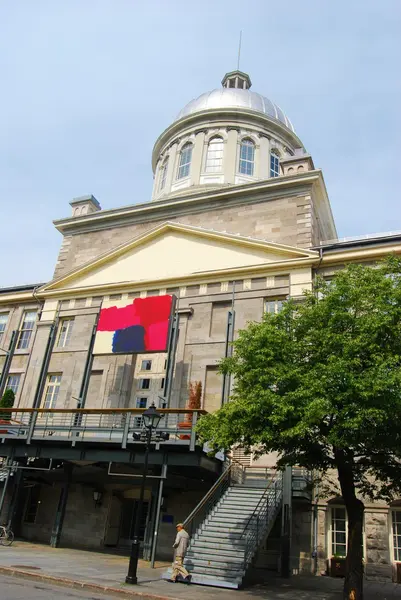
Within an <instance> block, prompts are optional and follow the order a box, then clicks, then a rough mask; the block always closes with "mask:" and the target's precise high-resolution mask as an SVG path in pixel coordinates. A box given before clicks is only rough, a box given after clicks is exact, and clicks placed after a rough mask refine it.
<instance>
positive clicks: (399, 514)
mask: <svg viewBox="0 0 401 600" xmlns="http://www.w3.org/2000/svg"><path fill="white" fill-rule="evenodd" d="M391 522H392V534H393V552H394V561H396V562H401V509H400V510H393V511H392V514H391Z"/></svg>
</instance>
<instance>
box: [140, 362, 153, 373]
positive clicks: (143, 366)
mask: <svg viewBox="0 0 401 600" xmlns="http://www.w3.org/2000/svg"><path fill="white" fill-rule="evenodd" d="M151 370H152V361H151V360H143V361H142V363H141V371H151Z"/></svg>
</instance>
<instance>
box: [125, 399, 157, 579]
mask: <svg viewBox="0 0 401 600" xmlns="http://www.w3.org/2000/svg"><path fill="white" fill-rule="evenodd" d="M142 418H143V424H144V427H145V428H146V450H145V459H144V463H143V472H142V481H141V492H140V495H139V502H138V507H137V509H136V517H135V529H134V539H133V541H132V546H131V556H130V559H129V567H128V575H127V577H126V578H125V583H131V584H132V585H136V584H137V583H138V577H137V574H136V573H137V569H138V558H139V548H140V539H139V534H140V527H141V520H142V509H143V498H144V496H145V483H146V475H147V473H148V461H149V450H150V443H151V441H152V432H153V430H154V429H157V427H158V425H159V423H160V419H161V418H162V415H161V414H160V413H158V412H157V410H156V407H155V405H154V404H152V406H150V407H149V408H147V409H146V410H145V411H144V412H143V413H142Z"/></svg>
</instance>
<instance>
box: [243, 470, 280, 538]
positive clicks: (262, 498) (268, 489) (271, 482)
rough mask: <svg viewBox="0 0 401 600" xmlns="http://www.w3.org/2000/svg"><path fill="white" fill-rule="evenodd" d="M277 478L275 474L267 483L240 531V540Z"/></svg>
mask: <svg viewBox="0 0 401 600" xmlns="http://www.w3.org/2000/svg"><path fill="white" fill-rule="evenodd" d="M278 478H279V477H278V474H277V473H276V474H275V476H274V477H273V478H272V479H271V480H270V481H269V483H268V485H267V487H266V489H265V491H264V492H263V495H262V496H261V497H260V500H259V502H258V503H257V505H256V506H255V509H254V511H253V513H252V514H251V516H250V517H249V519H248V521H247V522H246V525H245V527H244V529H243V530H242V533H241V538H242V537H243V535H244V533H245V531H246V530H247V528H248V526H249V524H250V523H251V521H252V519H253V518H254V516H255V514H256V513H259V512H260V510H259V507H260V505H263V504H264V501H265V500H266V497H267V496H268V495H269V491H270V489H271V487H272V486H273V484H274V485H276V484H277V480H278Z"/></svg>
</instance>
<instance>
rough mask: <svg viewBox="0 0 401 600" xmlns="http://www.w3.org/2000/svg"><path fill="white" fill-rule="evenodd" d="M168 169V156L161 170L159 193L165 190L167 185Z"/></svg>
mask: <svg viewBox="0 0 401 600" xmlns="http://www.w3.org/2000/svg"><path fill="white" fill-rule="evenodd" d="M167 168H168V156H167V157H166V159H165V161H164V163H163V164H162V166H161V169H160V183H159V191H161V190H162V189H163V188H164V186H165V185H166V179H167Z"/></svg>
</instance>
